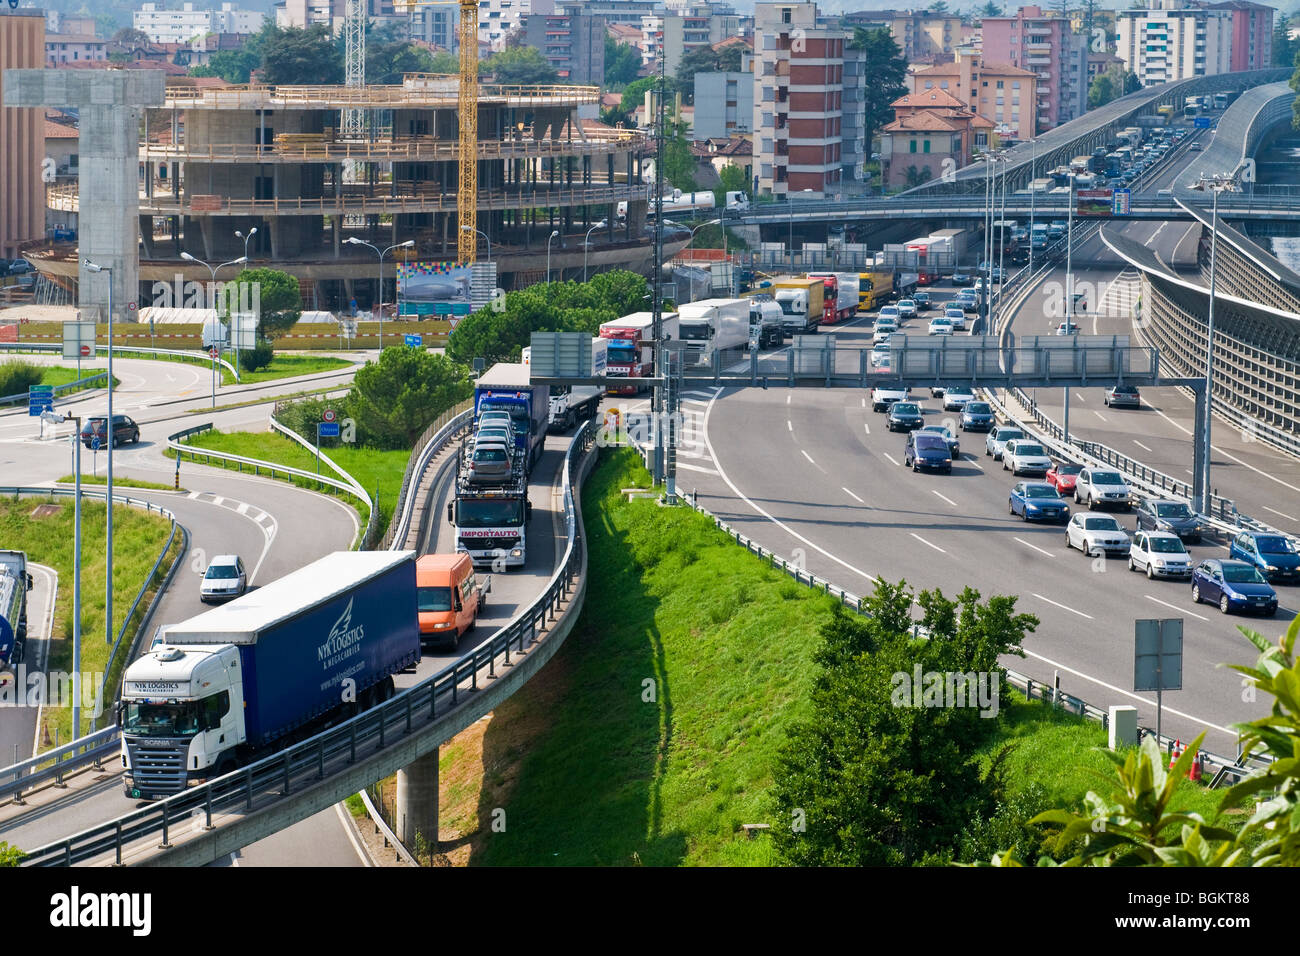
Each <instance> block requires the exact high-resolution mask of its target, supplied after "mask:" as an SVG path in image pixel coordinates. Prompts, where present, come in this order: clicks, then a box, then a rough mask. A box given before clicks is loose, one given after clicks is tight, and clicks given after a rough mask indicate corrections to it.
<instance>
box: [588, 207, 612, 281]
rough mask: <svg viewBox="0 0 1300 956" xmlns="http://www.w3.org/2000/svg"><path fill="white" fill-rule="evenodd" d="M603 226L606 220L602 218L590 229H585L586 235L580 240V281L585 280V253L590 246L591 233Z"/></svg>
mask: <svg viewBox="0 0 1300 956" xmlns="http://www.w3.org/2000/svg"><path fill="white" fill-rule="evenodd" d="M605 226H606V222H605V220H604V219H602V220H601V221H600V222H598V223H596V224H595V225H594V226H592V227H591V228H590V229H588V230H587V235H586V236H585V237H584V238H583V240H582V281H583V282H586V281H587V253H588V251H589V250H590V248H591V234H592V233H593V232H595V231H596V230H597V229H604V228H605Z"/></svg>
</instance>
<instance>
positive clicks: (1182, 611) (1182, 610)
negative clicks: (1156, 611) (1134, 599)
mask: <svg viewBox="0 0 1300 956" xmlns="http://www.w3.org/2000/svg"><path fill="white" fill-rule="evenodd" d="M1143 597H1145V598H1146V599H1147V600H1148V601H1155V602H1156V603H1157V604H1163V605H1164V606H1165V607H1167V608H1169V609H1170V610H1173V611H1177V612H1178V613H1179V614H1190V615H1191V616H1192V617H1194V618H1197V619H1198V620H1201V621H1206V622H1208V621H1209V620H1210V619H1209V618H1208V617H1201V615H1199V614H1197V613H1196V612H1195V611H1189V610H1187V608H1185V607H1179V606H1178V605H1177V604H1170V603H1169V602H1168V601H1162V600H1160V598H1158V597H1152V596H1151V595H1150V594H1145V595H1143Z"/></svg>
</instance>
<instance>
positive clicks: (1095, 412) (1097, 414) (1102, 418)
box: [1092, 408, 1110, 422]
mask: <svg viewBox="0 0 1300 956" xmlns="http://www.w3.org/2000/svg"><path fill="white" fill-rule="evenodd" d="M1092 413H1093V414H1094V415H1096V416H1097V417H1098V418H1100V419H1101V420H1102V421H1103V422H1108V421H1110V419H1109V418H1107V417H1106V416H1105V415H1103V414H1102V413H1101V412H1099V411H1097V409H1095V408H1094V409H1093V410H1092Z"/></svg>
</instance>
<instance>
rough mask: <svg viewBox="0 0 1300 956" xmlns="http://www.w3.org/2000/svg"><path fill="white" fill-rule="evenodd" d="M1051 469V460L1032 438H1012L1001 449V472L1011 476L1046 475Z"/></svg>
mask: <svg viewBox="0 0 1300 956" xmlns="http://www.w3.org/2000/svg"><path fill="white" fill-rule="evenodd" d="M1051 467H1052V459H1051V458H1050V457H1048V454H1047V452H1046V451H1045V450H1044V449H1043V446H1042V445H1040V444H1039V443H1038V442H1036V441H1035V440H1034V439H1032V438H1013V439H1011V440H1010V441H1008V442H1007V443H1006V446H1005V447H1004V448H1003V449H1002V470H1003V471H1010V472H1011V474H1013V475H1020V474H1039V475H1046V474H1047V471H1048V469H1049V468H1051Z"/></svg>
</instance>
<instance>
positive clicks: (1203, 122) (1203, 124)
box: [1192, 116, 1210, 129]
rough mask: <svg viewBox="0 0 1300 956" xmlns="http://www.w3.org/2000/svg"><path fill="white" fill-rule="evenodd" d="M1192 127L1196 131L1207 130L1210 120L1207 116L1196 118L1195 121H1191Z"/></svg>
mask: <svg viewBox="0 0 1300 956" xmlns="http://www.w3.org/2000/svg"><path fill="white" fill-rule="evenodd" d="M1192 125H1193V126H1194V127H1195V128H1196V129H1209V128H1210V118H1209V117H1208V116H1198V117H1196V118H1195V120H1194V121H1193V123H1192Z"/></svg>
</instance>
